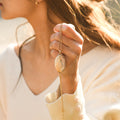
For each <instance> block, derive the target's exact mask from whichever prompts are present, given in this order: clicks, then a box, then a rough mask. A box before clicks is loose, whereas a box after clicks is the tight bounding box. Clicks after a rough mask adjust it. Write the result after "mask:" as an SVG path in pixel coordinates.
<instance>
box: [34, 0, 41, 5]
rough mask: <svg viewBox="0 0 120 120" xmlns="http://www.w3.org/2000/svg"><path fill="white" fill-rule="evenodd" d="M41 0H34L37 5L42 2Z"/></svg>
mask: <svg viewBox="0 0 120 120" xmlns="http://www.w3.org/2000/svg"><path fill="white" fill-rule="evenodd" d="M42 1H43V0H36V1H35V5H39V4H40V2H42Z"/></svg>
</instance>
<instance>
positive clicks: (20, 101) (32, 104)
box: [0, 45, 120, 120]
mask: <svg viewBox="0 0 120 120" xmlns="http://www.w3.org/2000/svg"><path fill="white" fill-rule="evenodd" d="M13 48H14V45H10V46H9V47H8V48H7V49H6V50H5V51H4V52H3V53H2V54H1V55H0V83H1V84H0V120H51V119H50V115H49V112H50V113H51V114H53V113H55V114H56V115H57V114H59V113H58V112H57V111H56V110H57V109H58V111H59V108H57V109H54V108H55V106H56V107H57V105H58V104H59V102H60V101H59V100H55V99H54V97H51V98H50V99H51V100H49V101H51V103H49V105H48V109H49V112H48V109H47V107H46V105H45V104H46V102H45V95H46V94H47V93H48V92H54V91H56V89H57V88H58V85H59V77H57V78H56V80H55V81H54V82H53V83H52V84H51V85H50V86H49V87H48V88H47V89H46V90H45V91H43V92H42V93H41V94H39V95H34V94H33V93H32V92H31V90H30V89H29V87H28V86H27V84H26V82H25V80H24V78H23V76H21V77H20V80H19V82H18V78H19V74H20V69H21V68H20V61H19V59H18V56H17V55H16V53H15V51H14V49H13ZM79 70H80V76H81V79H82V85H83V94H84V97H85V102H86V113H87V114H88V116H89V118H90V119H91V120H103V118H104V115H105V114H106V113H108V112H109V111H111V110H112V109H115V110H118V111H120V106H119V104H120V52H119V51H118V50H115V49H113V51H110V50H109V49H108V48H106V47H103V46H102V47H101V46H98V47H96V48H94V49H93V50H91V51H89V52H88V53H86V54H85V55H83V56H82V57H81V59H80V63H79ZM16 86H17V87H16ZM66 96H67V95H66ZM71 96H72V95H71ZM53 99H54V100H53ZM52 101H53V102H52ZM68 103H69V102H68ZM66 104H67V102H66ZM116 106H117V107H116ZM71 109H73V108H71ZM69 110H70V109H68V112H69ZM119 113H120V112H119ZM54 120H55V119H54ZM115 120H119V119H115Z"/></svg>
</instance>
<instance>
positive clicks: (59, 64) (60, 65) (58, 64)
mask: <svg viewBox="0 0 120 120" xmlns="http://www.w3.org/2000/svg"><path fill="white" fill-rule="evenodd" d="M55 68H56V70H57V71H58V72H63V70H64V69H65V57H64V56H63V55H62V54H59V55H58V56H57V57H56V58H55Z"/></svg>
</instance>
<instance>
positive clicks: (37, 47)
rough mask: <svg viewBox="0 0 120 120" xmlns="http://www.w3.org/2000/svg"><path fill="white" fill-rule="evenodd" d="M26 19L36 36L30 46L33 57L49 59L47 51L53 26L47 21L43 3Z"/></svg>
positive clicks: (48, 50)
mask: <svg viewBox="0 0 120 120" xmlns="http://www.w3.org/2000/svg"><path fill="white" fill-rule="evenodd" d="M43 4H44V5H43ZM27 19H28V21H29V23H30V24H31V25H32V27H33V29H34V32H35V36H36V37H35V40H33V41H32V44H31V45H32V47H31V48H32V51H33V52H34V55H37V56H40V58H41V59H49V58H50V57H51V56H50V49H49V44H50V36H51V34H52V33H53V27H54V25H53V24H52V23H50V21H49V19H48V16H47V8H46V5H45V3H41V4H40V6H39V7H37V8H36V11H35V12H34V13H33V14H32V15H30V16H28V17H27Z"/></svg>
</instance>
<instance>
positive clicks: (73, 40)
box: [50, 23, 83, 93]
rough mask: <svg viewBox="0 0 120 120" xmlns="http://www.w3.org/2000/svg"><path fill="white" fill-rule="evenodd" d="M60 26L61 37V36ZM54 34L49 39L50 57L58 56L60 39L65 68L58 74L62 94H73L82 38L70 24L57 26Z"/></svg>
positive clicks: (76, 82)
mask: <svg viewBox="0 0 120 120" xmlns="http://www.w3.org/2000/svg"><path fill="white" fill-rule="evenodd" d="M61 25H62V36H61V33H60V32H61ZM54 32H55V33H54V34H52V35H51V37H50V41H51V44H50V49H51V55H52V56H53V57H54V58H56V57H57V55H58V54H59V45H60V44H61V43H60V42H61V38H62V54H63V55H64V56H65V61H66V66H65V69H64V71H63V72H62V73H60V76H61V81H62V90H63V93H74V92H75V90H76V88H77V84H78V81H79V79H78V75H79V68H78V64H79V63H78V62H79V59H80V56H81V52H82V46H83V38H82V36H81V35H80V34H79V33H78V32H77V31H76V30H75V27H74V26H73V25H72V24H66V23H62V24H57V25H56V26H55V27H54Z"/></svg>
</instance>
